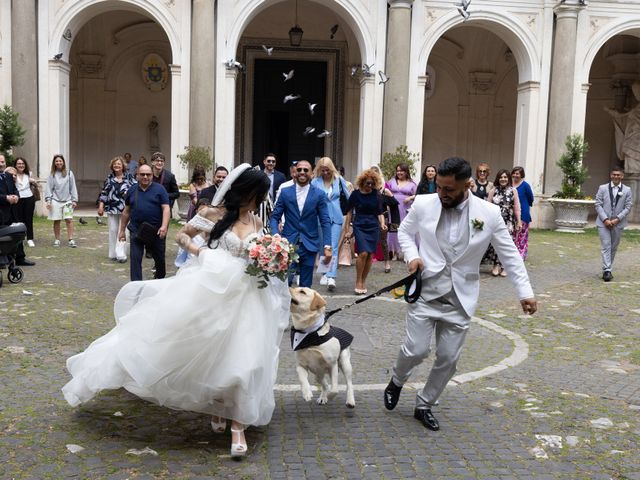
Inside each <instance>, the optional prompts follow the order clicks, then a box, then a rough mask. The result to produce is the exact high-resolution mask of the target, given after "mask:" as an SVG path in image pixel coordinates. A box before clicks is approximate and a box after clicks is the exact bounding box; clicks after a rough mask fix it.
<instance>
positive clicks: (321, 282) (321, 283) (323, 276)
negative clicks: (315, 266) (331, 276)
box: [320, 275, 328, 285]
mask: <svg viewBox="0 0 640 480" xmlns="http://www.w3.org/2000/svg"><path fill="white" fill-rule="evenodd" d="M327 282H328V279H327V276H326V275H322V278H321V279H320V285H328V284H327Z"/></svg>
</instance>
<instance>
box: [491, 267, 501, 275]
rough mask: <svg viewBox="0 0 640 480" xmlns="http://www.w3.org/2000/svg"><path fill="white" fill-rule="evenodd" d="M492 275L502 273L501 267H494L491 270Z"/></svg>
mask: <svg viewBox="0 0 640 480" xmlns="http://www.w3.org/2000/svg"><path fill="white" fill-rule="evenodd" d="M491 275H493V276H494V277H497V276H498V275H500V267H493V269H492V270H491Z"/></svg>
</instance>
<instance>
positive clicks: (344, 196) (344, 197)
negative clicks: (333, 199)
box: [338, 179, 349, 215]
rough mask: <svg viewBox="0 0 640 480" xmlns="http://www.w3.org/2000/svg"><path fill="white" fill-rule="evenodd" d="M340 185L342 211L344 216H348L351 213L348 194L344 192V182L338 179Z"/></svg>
mask: <svg viewBox="0 0 640 480" xmlns="http://www.w3.org/2000/svg"><path fill="white" fill-rule="evenodd" d="M338 185H339V186H340V211H341V212H342V215H346V214H347V213H349V199H348V198H347V194H346V193H345V191H344V187H343V186H342V181H341V180H340V179H338Z"/></svg>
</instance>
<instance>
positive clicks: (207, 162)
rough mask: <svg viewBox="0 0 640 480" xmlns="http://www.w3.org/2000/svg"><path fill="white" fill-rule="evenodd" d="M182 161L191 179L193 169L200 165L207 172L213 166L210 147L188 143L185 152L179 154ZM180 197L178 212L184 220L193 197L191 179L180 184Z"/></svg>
mask: <svg viewBox="0 0 640 480" xmlns="http://www.w3.org/2000/svg"><path fill="white" fill-rule="evenodd" d="M178 159H179V160H180V163H181V164H182V165H183V166H184V167H186V168H187V171H188V178H189V179H191V174H192V173H193V169H194V168H195V167H196V166H197V165H199V166H201V167H202V168H204V170H205V171H206V172H209V171H211V169H212V168H213V158H212V157H211V149H210V148H209V147H199V146H196V145H188V146H186V147H185V148H184V153H181V154H180V155H178ZM179 190H180V197H178V214H179V215H180V218H182V219H183V220H184V219H186V218H187V214H188V212H189V205H190V203H191V199H190V198H189V181H187V183H183V184H180V185H179Z"/></svg>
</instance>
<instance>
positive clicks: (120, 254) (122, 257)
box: [116, 240, 127, 262]
mask: <svg viewBox="0 0 640 480" xmlns="http://www.w3.org/2000/svg"><path fill="white" fill-rule="evenodd" d="M116 258H117V259H118V260H119V261H121V262H125V261H126V260H127V242H121V241H120V240H118V241H117V242H116Z"/></svg>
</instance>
